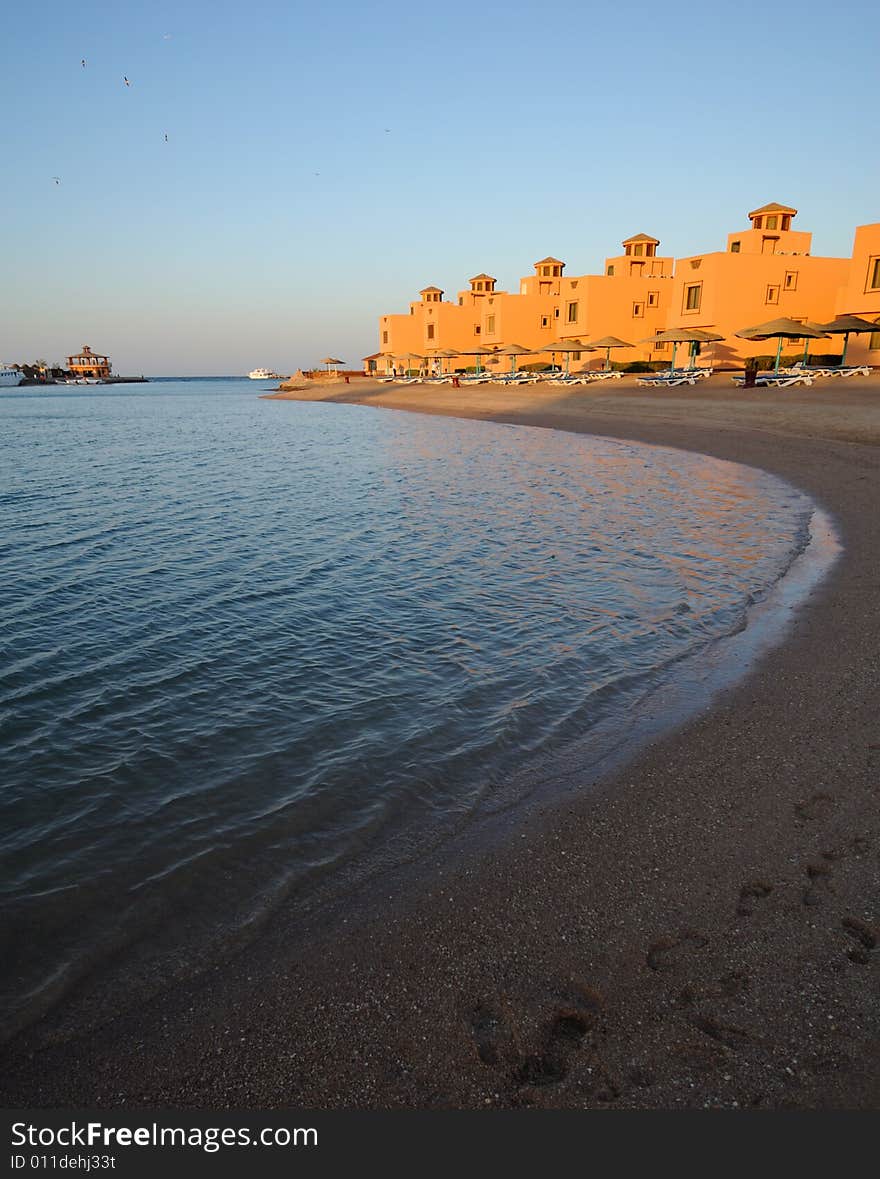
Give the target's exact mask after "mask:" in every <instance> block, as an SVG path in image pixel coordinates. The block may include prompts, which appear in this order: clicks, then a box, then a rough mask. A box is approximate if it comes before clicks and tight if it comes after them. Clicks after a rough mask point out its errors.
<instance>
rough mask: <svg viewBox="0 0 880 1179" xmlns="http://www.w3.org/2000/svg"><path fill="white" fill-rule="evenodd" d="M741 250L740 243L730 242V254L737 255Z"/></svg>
mask: <svg viewBox="0 0 880 1179" xmlns="http://www.w3.org/2000/svg"><path fill="white" fill-rule="evenodd" d="M741 248H742V242H731V243H730V252H731V254H738V253H739V252H740V250H741Z"/></svg>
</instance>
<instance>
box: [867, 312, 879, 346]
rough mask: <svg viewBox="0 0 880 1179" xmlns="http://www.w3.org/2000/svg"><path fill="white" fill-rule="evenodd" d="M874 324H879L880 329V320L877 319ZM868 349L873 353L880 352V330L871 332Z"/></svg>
mask: <svg viewBox="0 0 880 1179" xmlns="http://www.w3.org/2000/svg"><path fill="white" fill-rule="evenodd" d="M874 322H875V323H876V324H877V327H878V329H880V319H876V320H874ZM868 347H869V348H870V350H871V351H872V352H877V351H878V350H880V330H878V331H876V332H871V334H870V336H868Z"/></svg>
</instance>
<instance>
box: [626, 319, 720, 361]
mask: <svg viewBox="0 0 880 1179" xmlns="http://www.w3.org/2000/svg"><path fill="white" fill-rule="evenodd" d="M710 338H711V339H715V340H723V339H724V337H723V336H716V335H715V334H714V333H712V332H707V331H705V330H704V329H703V328H685V327H678V328H667V329H666V330H665V331H663V332H658V333H657V335H656V336H647V337H646V338H645V339H644V340H641V341H640V343H642V344H648V343H651V344H657V343H660V344H671V345H672V363H671V364H670V366H669V367H670V369H671V370H672V371H673V372H674V371H675V353H676V350H677V348H678V345H679V344H690V345H691V360H693V359H694V357H695V355H696V349H695V348H694V344H706V343H708V342H709V340H710ZM691 368H693V364H691Z"/></svg>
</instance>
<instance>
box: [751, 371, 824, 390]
mask: <svg viewBox="0 0 880 1179" xmlns="http://www.w3.org/2000/svg"><path fill="white" fill-rule="evenodd" d="M745 381H746V379H745V377H740V376H736V377H734V378H733V383H734V385H736V386H737V387H738V388H740V389H741V388H742V387H743V386H744V385H745ZM812 383H813V378H812V376H811V375H810V374H809V373H804V372H800V373H792V372H785V371H783V370H781V369H780V371H779V372H778V373H758V375H757V376H756V377H755V388H756V389H766V388H773V389H790V388H791V387H792V386H793V385H812Z"/></svg>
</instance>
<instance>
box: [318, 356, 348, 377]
mask: <svg viewBox="0 0 880 1179" xmlns="http://www.w3.org/2000/svg"><path fill="white" fill-rule="evenodd" d="M321 364H326V365H327V372H328V373H329V371H330V365H331V364H332V365H333V366H334V371H335V367H336V365H337V364H345V361H344V360H338V359H337V358H336V357H335V356H325V357H324V359H323V360H322V361H321Z"/></svg>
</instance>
